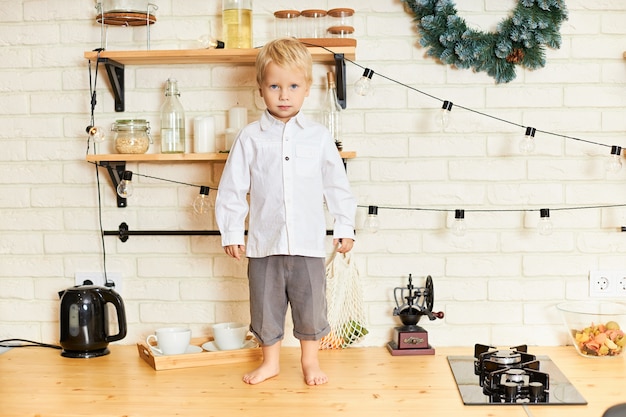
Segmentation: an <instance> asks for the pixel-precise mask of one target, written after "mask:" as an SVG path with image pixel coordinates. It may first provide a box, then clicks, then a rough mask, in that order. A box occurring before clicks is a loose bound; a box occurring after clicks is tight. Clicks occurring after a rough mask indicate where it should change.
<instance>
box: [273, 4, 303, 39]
mask: <svg viewBox="0 0 626 417" xmlns="http://www.w3.org/2000/svg"><path fill="white" fill-rule="evenodd" d="M299 23H300V12H299V11H297V10H277V11H275V12H274V36H275V37H276V38H297V37H299V35H300V32H299V30H298V29H299V26H298V25H299Z"/></svg>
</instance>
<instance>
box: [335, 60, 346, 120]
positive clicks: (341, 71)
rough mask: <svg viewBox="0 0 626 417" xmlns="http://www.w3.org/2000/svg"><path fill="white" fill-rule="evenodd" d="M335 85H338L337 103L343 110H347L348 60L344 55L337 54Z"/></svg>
mask: <svg viewBox="0 0 626 417" xmlns="http://www.w3.org/2000/svg"><path fill="white" fill-rule="evenodd" d="M335 84H336V85H337V101H338V102H339V105H340V106H341V108H342V109H345V108H346V104H347V102H346V96H347V94H346V92H347V91H346V60H345V58H344V54H335Z"/></svg>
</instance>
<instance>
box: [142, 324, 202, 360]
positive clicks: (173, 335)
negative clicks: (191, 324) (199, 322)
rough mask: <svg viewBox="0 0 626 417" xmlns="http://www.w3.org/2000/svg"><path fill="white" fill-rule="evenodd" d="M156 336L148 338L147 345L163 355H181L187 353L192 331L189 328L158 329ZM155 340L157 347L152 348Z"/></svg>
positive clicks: (152, 335)
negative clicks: (152, 342)
mask: <svg viewBox="0 0 626 417" xmlns="http://www.w3.org/2000/svg"><path fill="white" fill-rule="evenodd" d="M154 333H155V334H151V335H149V336H148V337H147V338H146V344H147V345H148V346H149V347H150V348H151V349H152V350H154V351H155V352H158V353H160V354H161V355H180V354H181V353H185V352H186V351H187V348H188V347H189V342H191V329H190V328H188V327H162V328H160V329H156V331H155V332H154ZM153 339H154V340H155V341H156V343H157V345H156V346H152V345H151V343H150V342H151V341H152V340H153Z"/></svg>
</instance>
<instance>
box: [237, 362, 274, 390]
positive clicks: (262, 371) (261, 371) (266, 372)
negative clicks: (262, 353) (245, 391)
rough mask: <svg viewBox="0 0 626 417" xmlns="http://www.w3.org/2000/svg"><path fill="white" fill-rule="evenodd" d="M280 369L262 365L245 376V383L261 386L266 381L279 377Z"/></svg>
mask: <svg viewBox="0 0 626 417" xmlns="http://www.w3.org/2000/svg"><path fill="white" fill-rule="evenodd" d="M279 372H280V369H279V368H278V367H277V366H276V367H275V366H272V365H269V364H262V365H261V366H259V367H258V368H256V369H255V370H254V371H252V372H249V373H247V374H245V375H244V376H243V382H245V383H246V384H250V385H256V384H260V383H261V382H263V381H265V380H266V379H270V378H273V377H275V376H276V375H278V373H279Z"/></svg>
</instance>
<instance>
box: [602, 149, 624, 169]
mask: <svg viewBox="0 0 626 417" xmlns="http://www.w3.org/2000/svg"><path fill="white" fill-rule="evenodd" d="M605 168H606V170H607V171H608V172H617V171H619V170H620V169H622V148H621V147H619V146H616V145H613V146H611V155H610V156H609V159H608V160H607V161H606V164H605Z"/></svg>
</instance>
